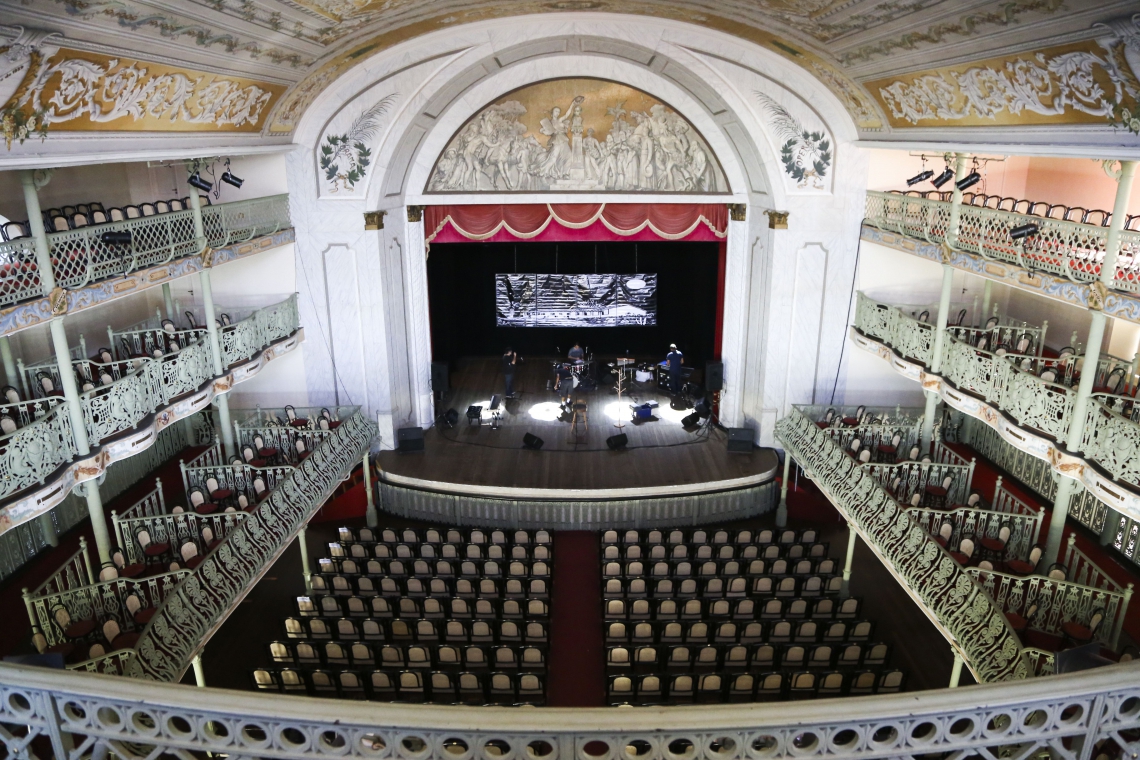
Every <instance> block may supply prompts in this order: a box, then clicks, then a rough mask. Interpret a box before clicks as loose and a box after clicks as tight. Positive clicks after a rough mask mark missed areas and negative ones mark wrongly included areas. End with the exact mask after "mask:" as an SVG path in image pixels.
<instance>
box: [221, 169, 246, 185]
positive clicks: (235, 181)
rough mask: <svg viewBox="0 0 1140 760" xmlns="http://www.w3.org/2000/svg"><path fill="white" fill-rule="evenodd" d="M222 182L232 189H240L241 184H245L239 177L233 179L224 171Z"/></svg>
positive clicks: (232, 176)
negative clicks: (232, 187) (231, 186)
mask: <svg viewBox="0 0 1140 760" xmlns="http://www.w3.org/2000/svg"><path fill="white" fill-rule="evenodd" d="M222 182H225V183H226V184H227V185H233V186H234V187H241V184H242V183H243V182H245V180H244V179H242V178H241V177H235V176H234V175H232V174H230V173H229V172H228V171H226V172H222Z"/></svg>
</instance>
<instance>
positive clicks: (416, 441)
mask: <svg viewBox="0 0 1140 760" xmlns="http://www.w3.org/2000/svg"><path fill="white" fill-rule="evenodd" d="M396 448H397V449H398V450H400V451H423V450H424V429H423V428H418V427H407V428H400V429H399V430H397V431H396Z"/></svg>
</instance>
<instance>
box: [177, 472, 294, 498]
mask: <svg viewBox="0 0 1140 760" xmlns="http://www.w3.org/2000/svg"><path fill="white" fill-rule="evenodd" d="M181 469H182V485H183V486H184V487H185V489H186V491H187V492H189V491H190V489H191V488H201V489H202V490H204V491H207V492H208V491H209V488H208V486H207V482H208V481H209V479H210V478H213V479H214V480H215V481H216V482H217V484H218V485H217V487H218V488H225V489H229V490H231V491H233V492H234V497H233V498H237V495H238V494H245V497H246V499H248V501H249V503H250V504H253V503H254V502H255V501H256V500H257V498H258V496H259V495H260V493H259V491H258V488H257V485H256V482H257V480H258V479H260V480H261V484H260V485H261V488H262V489H263V490H264V491H265V492H268V491H272V490H273V489H274V488H276V487H277V484H278V483H280V482H281V481H282V480H284V479H285V478H287V477H288V476H289V475H291V474H292V472H293V470H294V469H296V468H295V467H293V465H272V466H269V467H253V466H251V465H248V464H240V465H239V464H213V465H204V466H200V467H187V466H186V465H181Z"/></svg>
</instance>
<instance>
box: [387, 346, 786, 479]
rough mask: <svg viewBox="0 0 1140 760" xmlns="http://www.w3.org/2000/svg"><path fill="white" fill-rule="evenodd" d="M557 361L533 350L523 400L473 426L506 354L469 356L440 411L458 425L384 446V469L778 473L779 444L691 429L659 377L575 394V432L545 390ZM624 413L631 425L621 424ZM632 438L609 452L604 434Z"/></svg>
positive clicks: (522, 376)
mask: <svg viewBox="0 0 1140 760" xmlns="http://www.w3.org/2000/svg"><path fill="white" fill-rule="evenodd" d="M552 361H553V360H552V359H548V358H528V361H526V362H525V363H524V364H522V365H521V367H520V369H519V370H518V371H517V372H516V374H515V393H516V398H515V399H514V400H511V401H507V402H506V403H505V404H504V405H503V409H502V419H501V420H500V422H499V427H498V429H492V427H491V421H490V415H489V414H488V413H486V412H485V413H484V415H483V421H482V424H481V425H474V424H470V423H469V422H468V420H467V418H466V412H467V408H468V407H469V406H471V405H473V404H480V405H483V406H484V407H486V406H488V405H489V400H490V398H491V395H492V394H493V393H499V394H501V393H502V392H503V374H502V372H501V370H500V367H499V360H498V358H497V357H496V358H484V357H479V358H473V359H464V360H461V361H460V363H459V370H458V371H457V372H455V373H454V374H453V375H452V377H451V391H450V393H449V394H448V396H446V397H445V398H444V400H443V401H442V402H441V403H438V404H437V409H440V410H446V409H448V408H453V409H455V410H456V411H457V412H459V415H460V417H459V422H458V423H457V424H456V425H455V427H454V428H451V429H449V428H446V427H441V426H439V425H437V426H435V427H433V428H431V429H429V430H428V431H426V432H425V435H424V444H425V451H424V452H422V453H400V452H396V451H385V452H382V453H381V454H380V455H379V459H378V463H379V465H380V467H381V468H382V469H383V470H385V471H386V472H389V473H393V474H395V475H401V476H404V477H408V478H417V479H421V480H427V481H436V482H447V483H459V484H464V485H470V486H489V487H514V488H549V489H599V490H601V489H629V488H654V487H664V486H677V485H693V484H699V483H710V482H716V481H726V480H735V479H739V478H755V477H757V476H760V475H767V477H766V478H765V479H771V478H772V477H774V476H775V470H776V468H777V464H778V460H777V457H776V454H775V452H774V451H772V450H771V449H754V450H753V451H752V452H751V453H748V454H730V453H728V450H727V448H726V445H725V440H726V435H725V432H724V431H723V430H720V429H718V428H716V427H715V426H712V425H707V424H702V426H701V427H700V428H699V429H696V430H686V429H685V428H684V427H682V426H681V418H683V417H685V416H686V415H688V414H690V413H691V412H692V409H691V408H690V407H687V406H686V405H685V403H684V402H674V401H672V400H671V399H670V396H669V394H668V393H667V392H664V391H660V390H658V389H657V386H656V383H646V384H638V383H630V384H629V385H628V390H623V393H622V400H621V403H620V404H619V403H618V399H617V393H616V392H614V390H613V388H612V387H607V386H606V385H601V386H600V387H599V388H598V389H597V390H595V391H591V392H586V393H575V396H574V398H575V399H576V400H577V399H581V400H583V401H585V402H586V404H587V406H588V411H587V423H588V427H587V428H584V429H582V430H581V431H580V435H579V436H578V437H577V438H575V437H574V436H573V433H572V430H571V427H570V423H569V421H568V419H569V418H568V416H567V415H563V414H562V413H561V411H560V409H559V398H558V394H557V393H556V392H555V391H553V390H547V380H548V379H552V378H553V370H552V369H551V363H552ZM651 400H653V401H657V402H658V404H659V407H658V408H657V409H656V410H654V416H653V419H651V420H645V421H642V422H638V423H634V422H632V421H631V419H630V417H631V414H630V410H629V405H630V404H631V403H632V404H637V403H644V402H646V401H651ZM618 416H620V417H621V418H622V421H623V422H624V423H625V426H624V427H623V428H621V429H620V430H619V429H618V428H616V427H614V423H615V422H616V421H617V417H618ZM527 432H530V433H533V434H534V435H537V436H538V437H539V438H542V439H543V441H544V444H543V447H542V450H541V451H530V450H527V449H524V448H523V446H522V440H523V435H524V434H525V433H527ZM618 433H625V435H626V436H628V438H629V442H628V444H627V448H626V450H624V451H610V450H609V449H608V448H607V446H606V439H607V438H609V437H610V436H612V435H616V434H618Z"/></svg>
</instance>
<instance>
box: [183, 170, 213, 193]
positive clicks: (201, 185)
mask: <svg viewBox="0 0 1140 760" xmlns="http://www.w3.org/2000/svg"><path fill="white" fill-rule="evenodd" d="M186 182H187V183H188V184H189V185H190V186H191V187H196V188H198V189H199V190H201V191H202V192H204V193H208V192H210V191H211V190H213V189H214V183H213V182H207V181H206V180H204V179H202V177H201V176H200V175H199V174H198V172H194V173H193V174H191V175H190V179H188V180H186Z"/></svg>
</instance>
